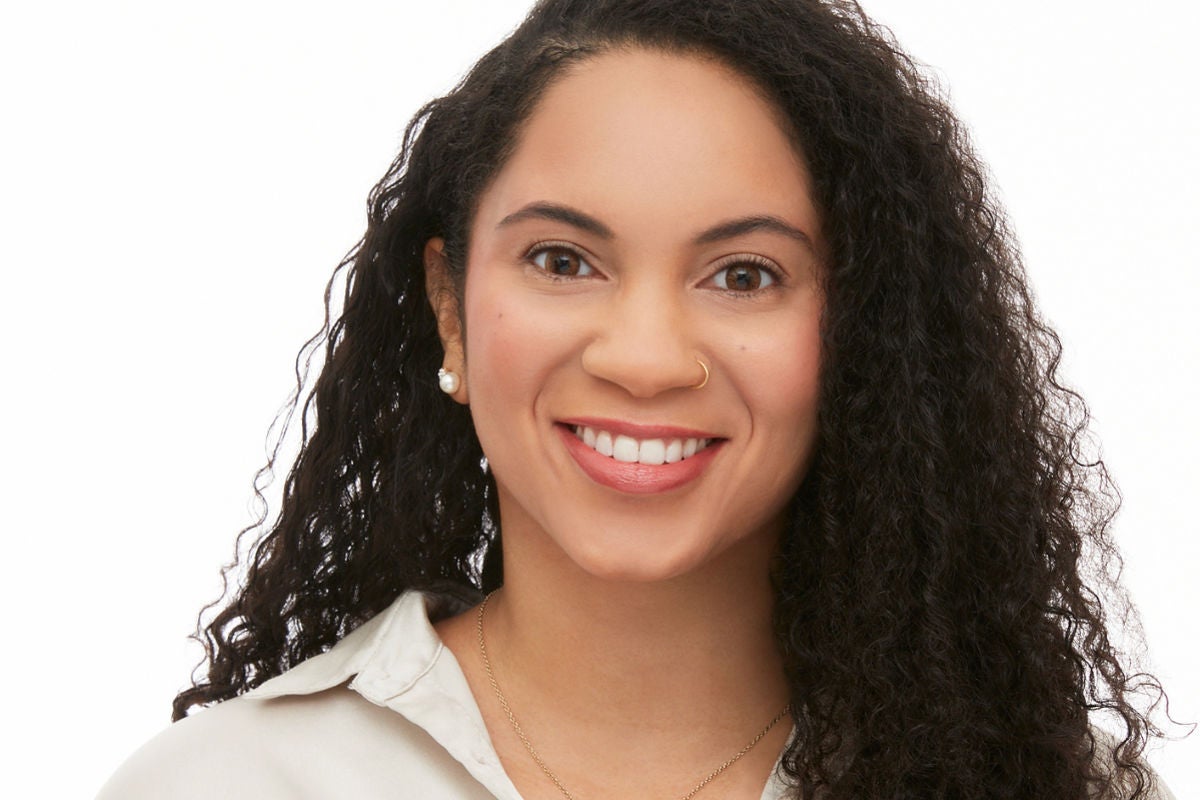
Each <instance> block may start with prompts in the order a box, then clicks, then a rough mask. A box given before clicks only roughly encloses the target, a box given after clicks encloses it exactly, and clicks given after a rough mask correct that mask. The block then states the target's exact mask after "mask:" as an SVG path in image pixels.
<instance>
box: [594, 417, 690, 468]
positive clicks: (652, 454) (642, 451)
mask: <svg viewBox="0 0 1200 800" xmlns="http://www.w3.org/2000/svg"><path fill="white" fill-rule="evenodd" d="M573 430H574V433H575V436H576V438H578V439H579V440H581V441H582V442H583V443H584V444H586V445H587V446H588V447H590V448H592V449H593V450H595V451H596V452H597V453H599V454H600V455H602V456H608V457H609V458H612V459H615V460H617V461H620V462H622V463H624V464H633V463H635V462H636V463H639V464H647V465H649V466H660V465H662V464H674V463H676V462H677V461H682V460H683V459H685V458H691V457H692V456H694V455H696V453H698V452H700V451H701V450H703V449H704V448H705V447H708V445H709V444H711V442H712V440H710V439H645V440H643V441H640V442H639V441H638V440H637V439H634V438H633V437H632V436H624V435H618V436H613V435H612V434H611V433H609V432H608V431H598V430H596V429H594V428H589V427H586V426H583V425H578V426H575V428H574V429H573Z"/></svg>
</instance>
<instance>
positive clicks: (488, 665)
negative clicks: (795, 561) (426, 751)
mask: <svg viewBox="0 0 1200 800" xmlns="http://www.w3.org/2000/svg"><path fill="white" fill-rule="evenodd" d="M493 594H495V591H492V592H489V593H488V595H487V596H486V597H484V598H483V602H482V603H480V604H479V613H478V614H477V615H476V617H475V634H476V636H477V637H478V639H479V655H481V656H482V657H483V669H484V670H485V671H486V672H487V677H488V681H489V682H490V683H491V684H492V689H493V690H494V691H495V692H496V699H497V700H499V701H500V707H501V708H502V709H504V716H506V717H508V722H509V724H510V725H512V729H513V731H514V732H515V733H516V734H517V738H518V739H520V740H521V744H523V745H525V749H526V750H528V751H529V755H530V756H531V757H532V758H533V761H534V763H535V764H537V765H538V767H540V768H541V770H542V772H544V773H545V774H546V777H547V778H549V779H550V780H551V781H553V783H554V785H555V786H557V787H558V790H559V791H560V792H562V795H563V797H565V798H567V800H575V796H574V795H573V794H571V793H570V792H568V791H567V787H565V786H563V782H562V781H561V780H559V779H558V776H557V775H555V774H554V771H553V770H551V769H550V767H548V766H546V762H545V761H543V760H542V757H541V756H540V755H538V752H537V750H534V749H533V745H532V744H531V743H530V742H529V737H527V736H526V735H525V731H523V730H521V724H520V723H519V722H517V718H516V717H515V716H514V715H513V712H512V709H511V708H509V705H508V701H507V700H505V699H504V692H502V691H500V684H499V683H497V682H496V676H495V674H493V673H492V662H491V661H489V660H488V654H487V647H485V646H484V644H483V612H484V610H486V609H487V604H488V601H489V600H491V599H492V595H493ZM790 711H791V705H790V704H788V705H786V706H784V707H783V711H780V712H779V715H778V716H776V717H775V719H773V720H771V722H770V723H769V724H768V725H767V727H765V728H763V729H762V730H761V731H759V733H758V735H757V736H755V737H754V738H753V739H751V740H750V743H749V744H747V745H746V746H745V747H743V748H742V749H741V750H739V751H737V752H736V753H734V754H733V756H732V757H730V758H729V759H728V760H726V761H725V763H724V764H722V765H721V766H719V767H717V768H716V769H714V770H713V771H712V772H710V773H708V775H707V776H705V778H704V780H702V781H700V782H699V783H697V784H696V785H695V786H693V787H692V790H691V791H690V792H688V793H687V794H685V795H684V796H683V797H682V798H680V800H691V798H693V797H695V796H696V793H697V792H699V791H700V790H701V789H703V788H704V787H705V786H707V785H708V784H709V783H711V782H712V780H713V779H714V778H716V777H717V776H718V775H720V774H721V773H722V772H724V771H725V770H727V769H729V768H730V767H731V766H733V765H734V764H735V763H736V762H737V761H738V759H740V758H741V757H742V756H744V755H746V753H749V752H750V751H751V750H753V749H754V745H756V744H758V743H759V742H761V741H762V740H763V737H765V736H766V735H767V734H768V733H770V732H771V729H772V728H774V727H775V726H776V725H778V724H779V721H780V720H781V719H783V718H784V717H786V716H787V715H788V713H789V712H790Z"/></svg>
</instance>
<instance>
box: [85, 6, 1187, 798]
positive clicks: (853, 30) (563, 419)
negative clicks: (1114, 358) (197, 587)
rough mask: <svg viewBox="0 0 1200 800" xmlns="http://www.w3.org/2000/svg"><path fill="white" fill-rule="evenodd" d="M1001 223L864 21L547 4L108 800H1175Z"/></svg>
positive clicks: (401, 214)
mask: <svg viewBox="0 0 1200 800" xmlns="http://www.w3.org/2000/svg"><path fill="white" fill-rule="evenodd" d="M1001 218H1002V217H1001V215H1000V212H999V209H998V208H997V207H996V205H995V204H994V203H993V202H992V201H991V200H990V198H989V195H988V193H987V190H986V185H985V182H984V180H983V170H982V167H981V166H980V165H979V164H978V162H977V161H976V160H975V158H974V157H973V155H972V153H971V150H970V148H969V145H968V143H967V141H966V139H965V137H964V135H963V133H962V131H961V129H960V127H959V125H958V124H957V122H956V121H955V119H954V117H953V116H952V115H951V114H950V112H949V111H948V110H947V109H946V107H945V105H944V104H943V103H942V102H941V101H940V100H939V99H938V98H937V97H935V96H933V95H932V94H931V93H930V92H929V91H928V90H927V88H926V86H925V84H924V83H923V82H922V81H921V79H920V78H919V76H918V74H917V72H916V70H915V68H914V67H913V65H912V64H911V63H910V62H909V60H908V59H907V58H906V57H905V56H904V55H903V54H902V53H901V52H900V51H899V50H898V49H897V48H896V46H895V45H894V43H893V42H892V41H891V40H890V38H889V37H888V36H887V35H886V32H885V31H883V30H881V29H879V28H877V27H875V26H874V25H873V24H872V23H871V22H870V21H869V20H867V19H866V18H865V17H864V16H862V14H861V12H860V10H859V9H858V8H857V6H855V5H853V4H849V3H841V2H832V1H830V2H817V0H789V1H788V2H780V1H779V0H586V1H585V0H543V2H541V3H539V4H538V5H537V6H536V7H535V8H534V10H533V11H532V12H531V14H530V16H529V18H528V19H527V20H526V22H525V23H524V24H523V25H522V26H521V27H520V28H519V29H518V30H516V31H515V32H514V33H513V34H512V35H511V36H510V37H509V38H508V39H506V40H505V41H504V42H503V43H502V44H500V45H499V46H498V47H497V48H496V49H495V50H493V51H492V52H490V53H489V54H487V55H486V56H484V58H483V59H482V60H481V61H480V62H479V64H477V65H476V67H475V68H474V69H473V70H472V71H471V73H470V74H469V75H468V76H467V77H466V78H465V79H464V80H463V82H462V83H461V84H460V85H459V86H458V88H456V89H455V90H454V91H453V92H452V93H451V94H449V95H447V96H446V97H443V98H440V99H438V100H435V101H433V102H431V103H430V104H429V105H427V106H426V107H425V108H424V109H422V110H421V111H420V112H419V113H418V115H417V117H416V119H415V120H414V121H413V123H412V124H411V125H410V127H409V131H408V135H407V136H406V138H405V144H404V147H403V149H402V151H401V153H400V155H399V156H398V157H397V159H396V160H395V162H394V163H393V165H392V167H391V169H390V170H389V172H388V174H387V175H386V176H385V177H384V179H383V180H382V181H381V182H380V184H379V185H378V186H377V187H376V189H375V191H374V193H373V194H372V198H371V217H370V224H369V228H368V230H367V232H366V234H365V236H364V238H363V240H362V242H361V243H360V245H359V247H358V248H357V249H356V251H355V252H354V253H353V255H352V256H351V257H350V258H349V259H348V260H347V262H346V263H345V264H343V265H342V266H343V268H344V269H345V270H346V271H347V272H348V280H347V287H348V288H347V293H346V297H345V301H344V307H343V308H342V310H341V312H340V315H337V314H336V312H335V316H334V321H333V322H332V323H331V324H330V325H329V326H328V329H327V330H326V338H325V343H326V355H327V357H326V361H325V366H324V367H323V369H322V372H321V375H320V377H319V378H318V380H317V384H316V387H315V389H314V391H313V394H312V396H311V397H310V398H309V400H308V401H307V403H308V405H307V406H306V408H311V409H312V410H313V411H314V412H315V416H316V424H315V426H314V427H313V429H312V431H311V434H310V436H309V437H308V439H307V441H306V442H305V443H304V446H303V449H302V451H301V453H300V456H299V458H298V459H297V461H296V463H295V465H294V467H293V468H292V471H291V473H290V475H289V477H288V481H287V485H286V490H285V498H284V506H283V509H282V512H281V514H280V516H279V518H278V520H277V521H275V522H274V523H273V525H272V526H271V527H270V528H269V529H268V530H266V531H265V532H264V533H263V535H262V537H261V538H260V540H259V541H258V543H257V544H256V546H255V548H254V550H253V552H252V554H251V556H250V559H251V563H250V565H249V571H248V573H247V578H246V581H245V584H244V585H243V586H241V587H239V588H238V589H237V590H236V591H235V592H234V596H233V597H232V598H230V599H229V600H228V602H227V604H225V605H224V607H223V608H222V609H221V610H220V611H219V612H218V613H217V615H216V617H215V619H214V620H213V621H212V622H211V624H209V625H208V626H207V627H206V629H205V630H204V631H203V636H204V638H205V641H206V642H207V646H208V652H209V661H208V671H207V675H206V676H204V677H203V678H202V679H200V680H199V681H197V683H196V684H195V685H194V686H193V687H192V688H190V689H188V690H186V691H184V692H183V693H181V694H180V695H179V697H177V698H176V701H175V713H176V718H177V719H180V720H181V721H179V722H178V723H177V724H176V725H174V726H172V728H170V729H169V730H168V731H166V732H165V733H164V734H163V735H161V736H159V737H158V738H156V739H155V740H153V741H152V742H151V743H150V744H148V745H147V746H146V747H145V748H143V750H141V751H140V752H139V753H138V754H137V755H135V756H134V757H133V758H132V759H131V760H130V761H129V762H128V763H127V764H126V766H125V767H123V768H122V769H121V771H119V772H118V773H117V775H116V776H114V778H113V779H112V780H111V781H110V783H109V784H108V786H107V787H106V789H105V790H104V792H103V793H102V797H105V798H140V797H147V798H149V797H156V798H164V797H165V798H184V797H212V796H222V797H255V798H282V797H313V798H316V797H331V796H338V797H342V796H344V797H355V798H375V797H379V798H382V797H397V796H400V797H409V798H430V797H439V798H440V797H456V798H457V797H463V798H473V797H480V798H483V797H499V798H506V799H508V800H519V798H526V800H534V799H536V798H555V797H567V798H571V797H579V798H589V799H590V800H603V799H604V798H616V797H657V796H663V797H672V796H674V797H684V798H690V797H692V796H694V795H696V794H698V793H701V792H703V793H705V794H706V795H709V794H711V795H712V796H720V797H725V798H786V797H805V798H816V797H820V798H837V799H840V798H846V799H849V798H855V800H873V799H874V798H901V797H920V798H964V797H970V798H1000V797H1020V798H1056V799H1060V798H1076V799H1078V800H1082V798H1090V797H1103V798H1118V797H1121V798H1141V797H1159V798H1162V797H1169V796H1170V795H1169V792H1167V791H1166V790H1165V789H1163V788H1162V787H1161V786H1159V785H1157V781H1156V780H1155V778H1154V776H1153V773H1151V772H1150V770H1149V769H1148V767H1146V766H1145V764H1144V763H1143V762H1142V760H1141V758H1140V756H1141V752H1142V749H1143V747H1144V745H1145V742H1146V738H1147V736H1148V735H1150V734H1154V733H1156V729H1155V727H1154V725H1153V723H1152V722H1151V720H1150V719H1149V718H1148V716H1147V714H1146V712H1144V711H1143V710H1142V708H1143V706H1141V705H1140V704H1139V703H1140V696H1139V692H1144V691H1147V690H1148V691H1149V693H1150V695H1151V696H1153V694H1154V693H1155V692H1157V691H1159V690H1158V686H1157V682H1155V681H1154V680H1153V679H1152V678H1148V677H1147V676H1145V675H1136V676H1130V675H1127V674H1126V672H1125V669H1124V666H1123V663H1122V660H1121V657H1120V655H1119V653H1117V652H1116V650H1115V649H1114V647H1113V646H1112V645H1110V643H1109V640H1108V638H1107V637H1108V632H1107V630H1106V628H1105V625H1104V619H1105V613H1106V611H1107V610H1106V609H1105V608H1102V607H1101V606H1100V605H1098V602H1097V600H1096V598H1097V597H1098V596H1100V595H1101V594H1103V595H1104V596H1108V597H1116V598H1120V597H1121V596H1122V595H1121V594H1120V593H1119V591H1118V592H1113V591H1111V590H1112V589H1114V588H1116V584H1115V582H1114V581H1113V580H1111V579H1109V578H1108V577H1106V575H1107V573H1106V572H1105V569H1104V567H1105V564H1106V561H1105V559H1106V558H1107V557H1108V556H1110V555H1111V554H1112V553H1113V546H1112V544H1111V542H1110V540H1109V536H1108V523H1109V520H1110V518H1111V513H1112V511H1111V508H1110V507H1109V506H1107V505H1106V504H1105V502H1104V498H1105V489H1106V488H1107V478H1106V475H1105V473H1104V470H1103V466H1102V465H1099V464H1089V463H1087V462H1085V461H1084V460H1083V459H1081V458H1080V453H1079V441H1080V437H1081V435H1082V434H1083V433H1084V430H1085V427H1084V423H1085V422H1086V411H1085V410H1084V409H1083V408H1082V406H1081V405H1080V404H1079V402H1078V398H1077V397H1076V396H1075V395H1073V394H1072V393H1070V392H1067V391H1065V390H1062V389H1061V388H1059V386H1058V384H1057V382H1056V381H1055V373H1054V369H1055V365H1056V360H1057V356H1058V342H1057V339H1056V337H1055V336H1054V334H1053V333H1052V332H1051V331H1050V330H1049V329H1048V328H1047V327H1046V326H1045V325H1044V324H1043V323H1042V322H1041V321H1040V320H1039V318H1038V317H1037V315H1036V314H1035V311H1034V309H1033V308H1032V304H1031V302H1030V299H1029V294H1028V291H1027V289H1026V287H1025V284H1024V278H1023V275H1022V272H1021V269H1020V265H1019V260H1018V258H1017V256H1016V253H1015V248H1014V246H1013V244H1012V242H1011V238H1010V236H1009V234H1008V232H1007V231H1006V230H1005V229H1004V227H1003V226H1002V225H1001V223H1000V219H1001ZM1089 554H1095V555H1096V558H1097V561H1096V562H1095V563H1092V562H1089V561H1087V560H1086V558H1085V556H1088V555H1089ZM1085 574H1089V575H1097V576H1099V577H1098V578H1097V579H1096V581H1097V583H1096V584H1095V585H1093V584H1089V583H1086V582H1085V581H1084V579H1083V577H1082V576H1083V575H1085ZM1115 610H1118V611H1119V610H1120V609H1115ZM213 703H216V704H217V705H216V706H215V707H214V708H212V709H210V710H208V711H205V712H204V713H201V714H196V715H193V716H191V717H187V718H186V719H183V718H184V717H186V716H187V714H188V713H189V711H191V710H192V709H194V708H195V707H197V706H203V705H208V704H213ZM785 720H786V721H787V723H790V724H784V723H785ZM1097 723H1106V724H1108V725H1109V726H1110V727H1112V726H1116V728H1117V730H1118V732H1119V734H1120V735H1119V736H1118V737H1117V738H1116V739H1110V738H1109V737H1107V736H1106V735H1103V734H1100V733H1099V732H1098V730H1099V729H1098V728H1096V727H1094V725H1095V724H1097Z"/></svg>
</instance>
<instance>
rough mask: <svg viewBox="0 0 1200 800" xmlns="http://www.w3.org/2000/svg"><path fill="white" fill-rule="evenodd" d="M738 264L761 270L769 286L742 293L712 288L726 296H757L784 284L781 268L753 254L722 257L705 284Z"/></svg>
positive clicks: (784, 277)
mask: <svg viewBox="0 0 1200 800" xmlns="http://www.w3.org/2000/svg"><path fill="white" fill-rule="evenodd" d="M739 264H745V265H749V266H753V267H756V268H758V269H761V270H762V271H763V272H765V273H767V274H768V275H770V276H771V284H770V285H769V286H764V287H762V288H760V289H757V290H754V291H744V292H742V291H735V290H733V289H727V288H725V287H723V286H716V287H714V288H716V289H717V290H718V291H723V292H726V293H727V294H735V295H755V294H759V293H760V292H765V291H770V290H771V289H772V288H775V287H778V286H781V285H783V284H784V283H785V279H786V275H787V273H786V272H784V270H783V268H782V267H780V266H779V264H777V263H776V262H774V261H772V260H771V259H769V258H767V257H766V256H760V255H757V254H754V253H738V254H736V255H730V256H724V257H722V258H721V259H719V260H718V261H717V263H716V265H715V269H714V270H713V272H712V274H711V275H710V276H709V277H708V278H706V279H705V282H711V281H715V280H716V277H717V276H718V275H720V274H721V273H722V272H724V271H725V270H727V269H729V268H730V267H736V266H738V265H739Z"/></svg>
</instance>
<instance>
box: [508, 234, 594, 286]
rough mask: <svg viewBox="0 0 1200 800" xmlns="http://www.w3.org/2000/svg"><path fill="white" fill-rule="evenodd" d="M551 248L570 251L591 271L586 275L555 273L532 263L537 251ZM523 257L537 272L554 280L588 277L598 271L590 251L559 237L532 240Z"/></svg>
mask: <svg viewBox="0 0 1200 800" xmlns="http://www.w3.org/2000/svg"><path fill="white" fill-rule="evenodd" d="M551 248H560V249H562V250H569V251H571V252H572V253H574V254H575V255H576V256H577V257H578V258H579V260H580V261H582V262H583V263H584V264H586V265H587V267H588V269H589V270H591V272H590V273H589V274H587V275H555V274H554V273H552V272H550V271H549V270H547V269H543V268H542V267H540V266H538V265H537V264H536V263H534V261H533V258H534V256H536V255H537V254H538V253H540V252H541V251H543V250H549V249H551ZM523 258H524V260H525V261H527V262H529V263H530V264H533V266H534V267H535V268H537V270H538V271H539V272H542V273H544V274H545V275H547V276H548V277H551V278H554V279H555V280H571V279H578V278H590V277H592V275H595V274H598V273H599V272H600V270H599V269H597V268H596V265H595V263H593V262H594V258H593V256H592V254H591V253H589V252H588V251H587V250H584V249H583V248H582V247H580V246H579V245H577V244H573V243H572V242H567V241H563V240H561V239H543V240H541V241H537V242H534V243H533V244H531V245H530V246H529V247H527V248H526V249H525V255H524V256H523Z"/></svg>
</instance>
